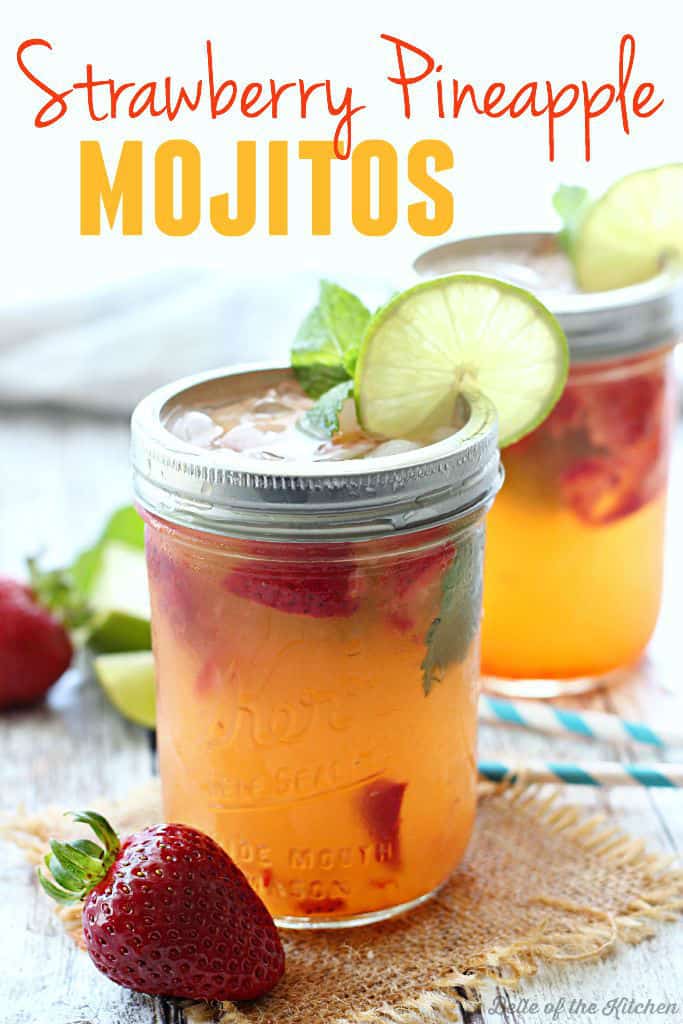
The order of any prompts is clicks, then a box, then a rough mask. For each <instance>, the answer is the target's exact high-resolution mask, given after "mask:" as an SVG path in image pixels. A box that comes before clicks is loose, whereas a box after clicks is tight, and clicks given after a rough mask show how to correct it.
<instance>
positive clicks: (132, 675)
mask: <svg viewBox="0 0 683 1024" xmlns="http://www.w3.org/2000/svg"><path fill="white" fill-rule="evenodd" d="M93 668H94V670H95V675H96V677H97V680H98V682H99V683H100V685H101V686H102V689H103V690H104V692H105V693H106V695H107V697H108V698H109V700H110V701H111V702H112V704H113V705H114V707H115V708H116V709H117V710H118V711H120V712H121V714H122V715H123V716H124V717H125V718H128V719H129V720H130V721H131V722H136V723H137V725H144V726H146V727H147V728H148V729H153V728H154V725H155V722H156V693H155V686H154V659H153V657H152V652H151V651H126V652H125V653H122V654H101V655H99V657H97V658H95V659H94V660H93Z"/></svg>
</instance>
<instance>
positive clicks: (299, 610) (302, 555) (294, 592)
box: [224, 544, 362, 619]
mask: <svg viewBox="0 0 683 1024" xmlns="http://www.w3.org/2000/svg"><path fill="white" fill-rule="evenodd" d="M267 547H268V546H266V545H253V548H252V550H251V551H250V552H249V557H248V558H247V559H245V561H244V565H238V566H236V568H234V569H233V570H232V571H231V572H230V573H229V574H228V575H227V576H226V578H225V581H224V586H225V587H226V589H227V590H229V591H230V593H231V594H234V595H235V596H236V597H242V598H245V599H246V600H248V601H254V602H256V604H262V605H266V606H267V607H268V608H275V609H276V610H277V611H279V612H285V613H287V614H289V615H310V616H312V617H313V618H316V619H324V618H332V617H339V618H348V617H349V616H350V615H353V613H354V612H355V611H356V610H357V608H358V605H359V603H360V597H361V590H362V579H361V576H360V573H359V572H358V569H357V568H356V566H355V565H354V563H353V562H352V561H351V560H350V558H349V552H350V545H348V544H335V545H329V546H325V545H315V544H281V545H278V546H277V548H275V550H274V552H273V554H276V556H277V558H278V560H277V561H274V560H273V561H271V560H270V559H269V558H268V557H267V553H266V549H267ZM264 554H265V555H266V557H264ZM339 559H345V560H344V561H340V560H339Z"/></svg>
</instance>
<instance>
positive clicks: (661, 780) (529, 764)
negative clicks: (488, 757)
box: [478, 760, 683, 789]
mask: <svg viewBox="0 0 683 1024" xmlns="http://www.w3.org/2000/svg"><path fill="white" fill-rule="evenodd" d="M478 767H479V775H480V776H481V777H482V778H484V779H489V780H490V781H491V782H517V781H520V780H521V781H524V782H554V783H557V782H564V783H568V784H569V785H572V786H645V787H647V788H648V789H649V788H659V789H679V788H680V787H681V786H683V765H681V764H619V763H617V762H614V761H587V762H585V763H582V764H571V763H570V762H555V761H534V760H530V761H524V762H522V763H520V764H505V763H503V762H501V761H480V762H479V766H478Z"/></svg>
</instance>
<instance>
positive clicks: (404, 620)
mask: <svg viewBox="0 0 683 1024" xmlns="http://www.w3.org/2000/svg"><path fill="white" fill-rule="evenodd" d="M454 557H455V544H452V543H450V542H449V543H447V544H443V543H442V544H438V545H436V546H435V547H432V548H430V549H429V550H428V551H425V552H422V553H421V554H419V555H416V556H415V555H412V556H411V555H408V554H404V555H401V554H400V553H398V554H397V557H396V561H395V562H394V563H393V564H392V565H391V567H390V568H388V569H387V570H385V572H384V575H383V579H382V587H383V589H384V591H385V596H384V600H383V602H382V603H383V604H385V606H386V609H387V617H388V618H389V620H390V622H391V623H392V625H394V626H395V627H396V628H397V629H399V630H400V631H401V632H402V633H410V634H412V635H414V636H415V638H416V639H417V640H418V641H419V642H420V643H423V642H424V637H425V633H426V631H427V629H428V628H429V624H430V622H431V621H432V619H433V618H434V615H435V614H436V609H437V608H438V606H439V599H440V595H441V580H442V577H443V574H444V572H445V571H446V569H447V568H448V566H449V565H450V564H451V562H452V561H453V558H454Z"/></svg>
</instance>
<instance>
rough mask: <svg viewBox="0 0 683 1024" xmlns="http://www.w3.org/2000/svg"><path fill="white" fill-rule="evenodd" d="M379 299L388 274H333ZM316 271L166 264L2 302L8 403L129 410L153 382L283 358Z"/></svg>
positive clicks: (0, 380) (312, 294) (2, 389)
mask: <svg viewBox="0 0 683 1024" xmlns="http://www.w3.org/2000/svg"><path fill="white" fill-rule="evenodd" d="M328 276H330V277H332V279H333V280H339V282H340V283H341V284H344V285H345V286H346V287H348V288H350V289H352V290H354V291H356V292H357V293H358V294H360V295H361V297H362V298H363V299H364V301H365V302H366V303H367V304H368V305H369V306H370V308H374V307H375V306H376V305H378V304H379V303H380V302H382V301H384V300H385V299H386V298H387V297H388V295H390V294H391V291H392V289H391V287H390V286H389V285H388V284H387V283H386V282H381V281H369V280H367V279H365V278H363V279H362V280H353V279H351V278H349V276H348V275H339V276H335V275H328ZM317 289H318V278H317V276H316V275H314V274H303V273H300V274H284V275H281V276H278V277H276V278H268V279H265V280H261V279H259V280H239V281H235V280H234V278H232V277H231V276H230V275H229V274H228V272H227V271H219V270H185V271H171V272H160V273H157V274H150V275H149V276H147V277H145V278H143V279H140V280H133V281H130V282H127V283H123V284H117V285H113V286H112V287H111V288H109V289H107V290H105V291H101V292H98V293H95V294H88V295H83V296H79V297H74V298H70V299H65V300H63V301H58V302H54V301H53V302H50V303H46V304H45V305H42V306H41V305H38V306H35V305H33V306H25V305H23V306H16V307H9V308H5V309H2V308H0V405H4V406H5V407H7V406H14V405H51V406H69V407H72V408H78V409H84V410H88V411H97V412H102V413H110V414H112V413H113V414H125V415H127V414H129V413H130V412H131V410H132V409H133V407H134V406H135V404H136V402H138V401H139V399H140V398H142V397H143V396H144V395H145V394H147V393H148V392H149V391H151V390H152V389H153V388H155V387H158V386H159V385H161V384H164V383H166V382H168V381H170V380H173V379H175V378H177V377H182V376H184V375H186V374H191V373H198V372H201V371H202V370H208V369H212V368H215V367H219V366H224V365H229V364H232V363H242V362H262V361H266V360H267V361H271V362H282V363H286V362H288V359H289V348H290V345H291V342H292V339H293V338H294V335H295V334H296V330H297V327H298V326H299V324H300V323H301V321H302V320H303V318H304V316H305V315H306V313H307V312H308V310H309V309H310V308H311V307H312V306H313V305H314V304H315V301H316V297H317Z"/></svg>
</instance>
